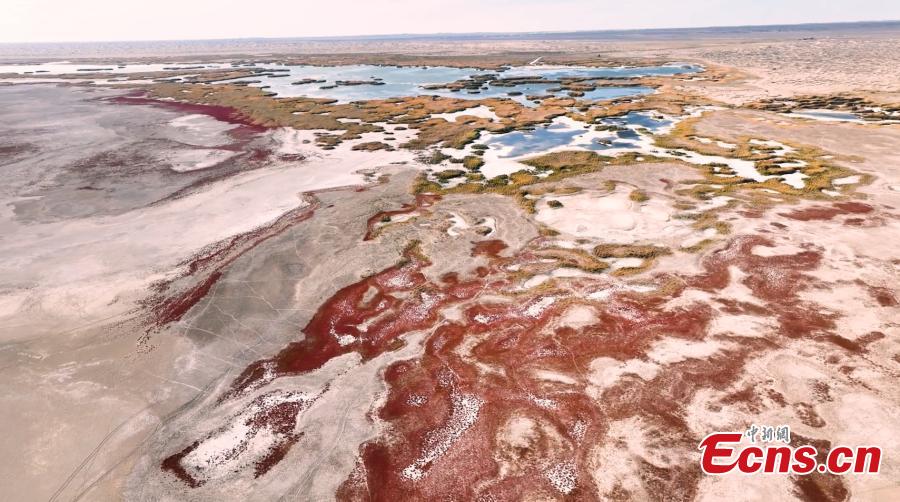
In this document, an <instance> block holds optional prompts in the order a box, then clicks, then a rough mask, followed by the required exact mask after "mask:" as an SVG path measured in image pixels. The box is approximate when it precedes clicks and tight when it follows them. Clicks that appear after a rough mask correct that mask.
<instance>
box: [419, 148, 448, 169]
mask: <svg viewBox="0 0 900 502" xmlns="http://www.w3.org/2000/svg"><path fill="white" fill-rule="evenodd" d="M449 158H450V156H449V155H444V153H443V152H441V151H440V150H431V151H430V152H428V153H425V154H422V155H420V156H418V157H417V158H416V160H418V161H419V162H421V163H422V164H425V165H429V166H434V165H437V164H440V163H441V162H443V161H445V160H447V159H449Z"/></svg>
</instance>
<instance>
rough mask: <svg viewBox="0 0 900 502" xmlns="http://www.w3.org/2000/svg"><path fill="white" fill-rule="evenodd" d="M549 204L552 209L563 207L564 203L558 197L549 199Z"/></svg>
mask: <svg viewBox="0 0 900 502" xmlns="http://www.w3.org/2000/svg"><path fill="white" fill-rule="evenodd" d="M547 206H548V207H550V208H552V209H559V208H561V207H563V203H562V202H560V201H558V200H556V199H551V200H548V201H547Z"/></svg>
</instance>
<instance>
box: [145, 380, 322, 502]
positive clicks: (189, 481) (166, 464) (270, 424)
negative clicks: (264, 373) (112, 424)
mask: <svg viewBox="0 0 900 502" xmlns="http://www.w3.org/2000/svg"><path fill="white" fill-rule="evenodd" d="M315 399H316V398H307V397H306V396H302V395H298V394H294V393H284V392H280V391H275V392H271V393H268V394H264V395H262V396H259V397H257V398H256V399H254V400H253V401H252V402H251V403H249V404H248V405H247V406H246V408H245V409H244V411H242V412H241V413H239V414H238V415H237V416H235V417H233V418H232V421H233V422H242V425H243V426H244V428H245V429H246V435H245V436H244V437H240V438H236V437H229V436H230V435H231V434H230V432H231V431H230V430H229V429H230V425H231V422H229V423H228V424H226V425H225V426H223V427H221V428H220V429H218V430H216V431H214V432H212V433H211V434H209V435H208V436H207V437H206V438H204V439H201V440H197V441H194V442H193V443H191V444H190V445H189V446H188V447H186V448H184V449H183V450H181V451H179V452H178V453H175V454H174V455H171V456H169V457H167V458H165V459H164V460H163V461H162V464H161V467H162V469H163V470H164V471H169V472H171V473H172V474H174V475H175V476H176V477H177V478H178V479H180V480H181V481H183V482H184V483H185V484H186V485H188V486H189V487H191V488H197V487H200V486H202V485H203V484H205V483H206V476H204V474H206V473H207V472H208V471H214V470H216V469H217V468H219V467H221V466H222V465H223V464H226V463H229V462H237V465H238V466H239V467H238V468H240V466H242V461H246V462H245V463H248V464H249V467H251V468H252V470H253V476H254V477H260V476H262V475H264V474H265V473H267V472H268V471H269V470H270V469H271V468H272V467H274V466H275V465H276V464H277V463H278V462H280V461H281V459H282V458H284V456H285V454H287V452H288V451H289V450H290V448H291V447H292V446H293V445H294V444H295V443H297V441H299V440H300V438H301V437H303V433H302V432H300V433H297V432H295V431H294V429H295V427H296V423H297V417H298V415H299V414H300V413H301V412H303V411H304V410H306V409H307V408H309V406H310V405H311V404H312V403H313V402H314V401H315ZM223 437H224V439H225V441H226V442H223V443H222V444H218V445H217V444H215V443H214V444H213V446H211V447H210V448H212V449H213V456H211V457H210V458H203V459H201V461H199V462H196V461H195V462H194V463H193V465H190V466H185V462H186V461H187V460H188V459H189V457H190V455H191V454H192V453H194V452H195V451H197V449H198V448H199V447H200V446H202V445H204V443H206V442H207V441H210V440H214V439H220V438H223ZM257 438H262V439H263V440H264V441H265V440H269V442H270V444H268V445H266V446H267V447H266V448H265V450H264V451H258V450H259V447H258V446H257V447H253V446H251V441H253V440H254V439H257ZM220 440H221V439H220ZM246 457H250V458H249V459H247V458H246ZM232 468H234V467H232Z"/></svg>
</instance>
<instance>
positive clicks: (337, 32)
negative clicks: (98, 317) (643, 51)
mask: <svg viewBox="0 0 900 502" xmlns="http://www.w3.org/2000/svg"><path fill="white" fill-rule="evenodd" d="M886 19H900V0H644V1H633V0H632V1H629V0H391V1H380V0H355V1H348V0H265V1H259V0H257V1H250V0H146V1H136V0H3V2H2V4H0V42H33V41H87V40H162V39H202V38H243V37H305V36H342V35H367V34H394V33H435V32H443V33H450V32H453V33H465V32H484V31H500V32H511V31H574V30H605V29H630V28H666V27H696V26H723V25H744V24H781V23H807V22H838V21H862V20H886Z"/></svg>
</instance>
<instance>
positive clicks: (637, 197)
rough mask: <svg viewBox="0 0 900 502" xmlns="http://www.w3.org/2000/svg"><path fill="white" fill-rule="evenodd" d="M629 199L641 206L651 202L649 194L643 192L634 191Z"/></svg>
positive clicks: (629, 195)
mask: <svg viewBox="0 0 900 502" xmlns="http://www.w3.org/2000/svg"><path fill="white" fill-rule="evenodd" d="M628 198H629V199H630V200H631V201H632V202H637V203H639V204H640V203H642V202H647V201H648V200H650V196H648V195H647V192H644V191H643V190H632V192H631V193H630V194H628Z"/></svg>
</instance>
